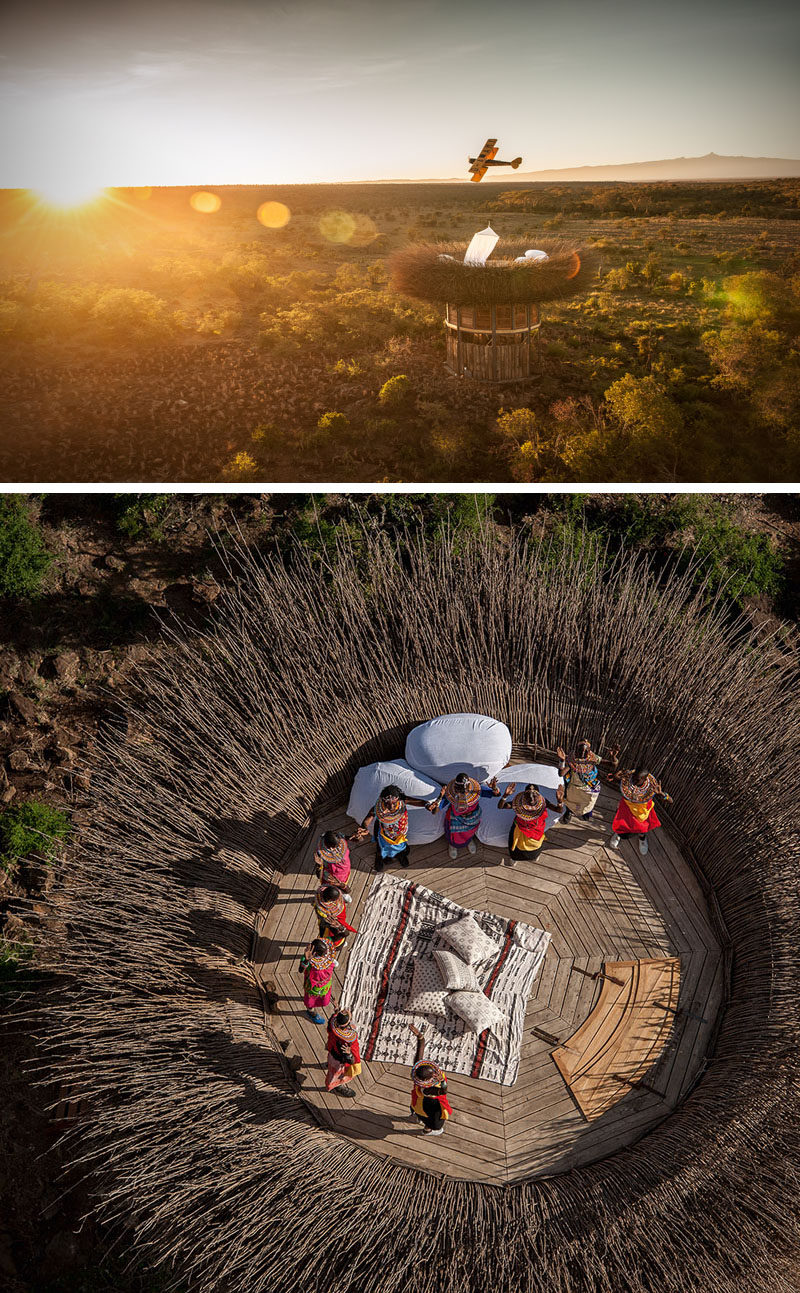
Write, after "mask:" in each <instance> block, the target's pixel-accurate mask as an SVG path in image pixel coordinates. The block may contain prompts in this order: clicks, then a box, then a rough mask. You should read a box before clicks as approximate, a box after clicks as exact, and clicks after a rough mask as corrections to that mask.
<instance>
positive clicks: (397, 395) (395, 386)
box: [378, 373, 413, 409]
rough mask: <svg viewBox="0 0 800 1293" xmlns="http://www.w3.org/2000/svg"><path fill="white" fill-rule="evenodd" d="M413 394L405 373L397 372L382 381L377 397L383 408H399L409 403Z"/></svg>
mask: <svg viewBox="0 0 800 1293" xmlns="http://www.w3.org/2000/svg"><path fill="white" fill-rule="evenodd" d="M412 396H413V392H412V389H411V382H410V380H409V379H408V377H406V375H405V373H397V374H396V375H395V376H394V377H390V378H389V380H388V381H386V382H384V383H383V386H382V387H381V389H380V391H379V393H378V399H379V400H380V402H381V404H382V405H383V406H384V408H387V409H399V408H403V407H404V405H407V404H409V403H410V401H411V399H412Z"/></svg>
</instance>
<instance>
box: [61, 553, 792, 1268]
mask: <svg viewBox="0 0 800 1293" xmlns="http://www.w3.org/2000/svg"><path fill="white" fill-rule="evenodd" d="M226 551H227V554H228V560H229V563H230V564H229V571H228V574H229V579H228V581H227V583H226V586H225V587H224V588H223V589H222V592H221V593H220V596H219V598H218V599H217V601H216V603H215V608H214V615H215V619H214V621H213V622H212V624H211V626H210V627H209V628H208V629H207V630H205V631H203V632H202V633H197V632H195V633H192V632H191V631H189V630H188V629H187V630H185V631H183V630H181V629H180V627H179V626H178V627H177V628H176V632H175V635H174V636H173V637H171V638H170V639H169V640H168V642H167V644H166V647H167V649H165V650H163V651H162V652H161V653H160V655H159V657H158V658H157V659H154V660H153V661H152V662H151V663H150V665H149V666H148V667H147V668H148V671H147V672H146V673H145V675H144V676H143V678H142V679H141V694H140V698H139V700H138V701H137V702H136V704H126V706H125V708H124V711H123V714H122V717H123V719H126V720H127V721H122V722H120V723H119V724H113V723H112V724H110V725H107V726H106V727H105V728H104V731H103V735H102V736H101V738H100V740H101V750H100V754H99V756H98V758H97V762H96V765H95V767H94V769H93V777H92V785H93V787H94V796H95V803H94V809H93V822H92V825H91V828H90V829H89V830H88V831H87V832H86V833H85V834H84V837H83V843H82V852H81V853H80V855H79V856H78V857H77V858H76V859H75V870H74V874H73V876H72V878H71V881H70V883H69V884H68V885H65V886H63V887H62V888H61V889H60V890H59V892H58V893H57V895H56V897H55V899H54V902H55V905H56V908H57V911H58V914H59V915H60V917H61V918H62V920H63V921H64V922H65V923H66V926H67V927H68V928H69V930H70V931H71V932H70V936H69V939H68V941H67V942H66V946H65V947H64V949H63V960H62V962H61V963H60V965H59V967H58V968H59V971H60V980H59V982H60V985H61V986H59V987H58V988H57V989H55V995H54V996H53V999H52V1001H51V1002H50V1003H49V1004H48V1007H47V1010H46V1011H43V1012H42V1018H41V1024H40V1029H39V1032H40V1039H41V1044H42V1047H43V1048H44V1051H45V1054H46V1056H48V1057H49V1065H48V1073H49V1076H51V1077H54V1078H55V1079H56V1080H59V1079H60V1080H61V1081H63V1082H65V1083H67V1085H68V1088H69V1090H70V1091H71V1092H73V1093H74V1094H75V1095H77V1096H80V1095H81V1094H82V1093H86V1094H87V1096H88V1111H87V1118H86V1122H85V1124H84V1125H83V1127H81V1128H79V1129H78V1132H77V1133H76V1135H75V1140H74V1141H73V1142H72V1143H70V1142H67V1144H66V1145H65V1146H64V1149H63V1152H64V1155H65V1158H66V1161H67V1162H71V1163H72V1164H73V1165H75V1166H77V1165H81V1166H82V1168H83V1170H84V1171H86V1170H88V1171H90V1172H92V1173H93V1181H94V1186H95V1192H96V1195H97V1198H98V1210H99V1212H100V1215H101V1216H103V1217H105V1218H106V1219H111V1220H113V1219H116V1220H117V1221H118V1222H119V1223H120V1224H121V1225H122V1226H123V1227H124V1230H125V1242H126V1243H133V1244H134V1245H136V1246H138V1247H139V1248H140V1249H144V1255H145V1256H148V1255H149V1256H150V1258H151V1259H152V1260H154V1261H156V1262H157V1261H169V1262H170V1263H174V1270H175V1278H176V1282H177V1283H180V1284H181V1285H183V1286H185V1287H187V1288H191V1289H192V1290H193V1293H206V1291H208V1290H220V1291H222V1290H224V1293H275V1290H278V1289H285V1290H287V1291H292V1290H308V1289H314V1288H335V1289H336V1290H337V1291H338V1293H434V1291H435V1293H484V1290H485V1289H486V1288H487V1287H490V1288H492V1289H493V1290H494V1293H621V1291H622V1290H625V1293H708V1291H709V1290H710V1289H714V1290H723V1291H724V1293H745V1291H747V1293H752V1290H754V1289H758V1290H759V1293H789V1290H791V1289H794V1288H796V1283H795V1282H794V1275H793V1271H794V1273H795V1274H796V1270H797V1263H798V1260H799V1259H800V1253H799V1252H798V1248H799V1247H800V1245H799V1244H798V1229H797V1223H798V1219H800V1191H798V1189H797V1185H798V1166H797V1165H798V1149H799V1148H800V1147H799V1145H798V1126H799V1125H800V1110H799V1109H798V1103H799V1102H800V1022H799V1021H800V1010H799V1009H798V1006H799V1005H800V985H799V983H798V956H797V948H798V945H800V914H799V912H798V886H797V876H798V872H799V871H800V845H799V844H798V835H797V817H796V798H797V788H796V784H795V783H796V778H795V775H794V773H795V770H796V768H797V767H798V766H800V742H799V741H798V734H799V728H800V723H799V722H798V711H797V690H796V681H797V679H796V676H795V671H794V670H793V669H792V668H791V667H790V666H789V665H785V664H782V663H781V660H780V658H779V657H778V655H777V653H776V652H774V651H772V650H771V649H770V647H769V645H767V646H766V647H763V646H759V645H758V643H757V642H756V641H755V640H754V637H753V634H752V632H751V631H750V629H749V627H748V626H747V625H746V624H745V623H744V622H741V623H739V624H738V625H731V623H730V622H729V621H728V619H727V618H726V613H725V610H724V608H721V607H720V606H719V604H717V606H716V608H712V609H711V610H707V609H706V605H705V600H704V595H703V593H702V592H701V593H700V594H698V595H694V594H692V592H691V581H690V579H689V577H680V578H679V577H677V576H668V575H664V576H662V577H661V578H660V579H658V580H657V579H656V578H655V577H654V576H653V574H652V573H651V571H650V570H649V568H648V567H647V565H646V564H643V563H642V562H640V561H635V560H632V559H629V558H626V559H620V561H619V562H618V563H617V564H616V565H615V566H614V567H613V568H612V569H611V570H610V571H609V569H608V568H607V567H604V566H603V565H602V563H601V561H600V560H599V559H598V558H597V557H591V556H587V555H585V554H584V553H581V552H574V551H570V550H565V549H563V548H562V549H558V550H553V551H542V550H541V549H538V548H536V547H534V548H531V549H529V548H526V547H525V546H524V545H522V544H520V545H519V546H517V545H513V544H512V545H511V546H510V547H509V546H508V545H502V546H501V545H499V544H496V543H493V542H492V541H491V540H489V539H487V540H485V541H484V540H476V541H474V542H469V543H464V542H463V540H462V541H461V542H460V544H459V545H456V544H454V543H451V542H449V541H448V540H442V541H441V542H439V543H437V544H436V545H434V544H431V542H430V540H428V539H425V540H423V539H422V538H420V539H419V540H413V539H411V540H409V541H408V542H407V544H406V545H405V548H404V551H403V552H402V554H400V553H398V552H397V551H395V550H394V549H393V548H392V547H391V546H389V545H388V544H387V543H382V542H379V541H377V540H376V538H375V536H374V535H373V536H370V542H369V543H368V544H366V545H363V546H359V547H358V548H357V551H356V552H355V553H350V552H343V553H341V554H340V555H339V557H338V559H336V560H334V561H333V562H332V563H325V564H324V565H323V566H320V567H314V566H312V564H311V562H310V560H308V559H307V558H306V557H305V555H304V554H303V552H302V551H299V550H298V552H297V553H296V554H295V556H294V558H293V559H291V560H285V559H283V560H282V559H280V558H277V557H276V558H274V559H272V558H271V559H264V558H262V557H260V556H258V555H257V554H256V555H252V554H250V553H248V552H247V551H245V550H244V549H243V548H238V549H237V548H236V547H232V548H228V549H226ZM454 589H457V590H458V608H457V613H456V612H455V611H454V609H453V608H454V603H453V590H454ZM454 710H462V711H472V712H479V713H487V714H492V715H495V716H496V717H497V718H499V719H502V720H503V721H505V722H507V723H508V724H509V725H510V726H511V728H512V730H513V733H514V736H515V738H516V739H517V741H519V742H520V743H526V744H530V745H534V744H535V745H538V746H540V747H546V748H549V749H553V748H554V747H555V746H556V745H558V744H561V745H564V746H569V745H570V744H571V742H572V741H573V740H574V738H575V737H576V736H583V735H588V736H589V737H591V739H592V741H593V743H597V744H599V743H601V742H603V741H605V740H607V739H609V737H610V736H611V735H612V734H613V736H615V737H616V738H617V739H618V740H619V742H620V743H621V745H622V749H623V758H630V759H634V760H636V761H637V762H640V761H646V762H647V764H648V765H649V766H650V767H653V768H655V769H656V770H657V772H658V773H659V774H660V775H661V776H662V777H663V778H664V783H665V785H667V786H668V787H669V789H670V791H671V792H672V794H673V795H674V805H673V807H672V808H671V810H670V811H671V817H670V820H671V822H672V823H673V826H672V829H675V830H676V831H677V832H679V834H680V836H681V837H682V838H683V839H684V840H685V841H688V847H689V848H691V850H692V852H693V854H694V856H695V858H696V859H697V862H698V864H699V866H700V867H701V868H702V871H703V873H704V875H705V876H706V877H707V879H708V882H709V884H710V885H711V886H713V889H714V893H715V899H714V901H716V902H718V904H719V908H720V910H721V914H722V918H723V920H724V922H725V924H726V927H727V930H728V932H729V934H730V938H731V940H732V944H733V947H732V958H733V959H732V964H733V973H732V978H731V984H730V1002H729V1004H728V1007H727V1010H726V1012H725V1014H724V1016H723V1018H722V1021H721V1025H720V1031H719V1034H718V1037H717V1040H716V1047H715V1050H714V1052H713V1055H712V1057H711V1063H710V1065H709V1068H708V1071H707V1073H706V1074H705V1076H704V1077H703V1078H702V1079H701V1081H700V1083H699V1085H698V1086H697V1088H696V1089H695V1090H694V1092H693V1093H692V1094H691V1095H690V1096H689V1098H688V1099H686V1100H685V1101H684V1103H683V1104H681V1105H680V1106H679V1107H678V1108H677V1109H676V1110H675V1111H674V1112H673V1113H671V1114H670V1115H669V1116H667V1117H665V1119H664V1121H663V1122H662V1123H661V1124H659V1125H658V1126H657V1127H655V1128H654V1129H653V1130H651V1131H650V1132H649V1133H648V1134H647V1135H646V1136H645V1137H643V1139H642V1140H641V1141H639V1142H638V1143H637V1144H635V1145H634V1146H632V1147H630V1148H628V1149H625V1150H622V1151H620V1152H618V1153H617V1154H615V1155H612V1156H611V1157H608V1158H606V1159H603V1160H601V1161H597V1162H594V1163H593V1164H592V1165H591V1166H587V1167H583V1168H575V1169H573V1170H569V1171H564V1172H563V1173H562V1174H560V1175H555V1176H552V1177H551V1178H549V1179H546V1180H542V1179H531V1180H528V1181H523V1182H522V1183H520V1184H517V1185H514V1186H508V1187H505V1188H498V1187H497V1186H495V1185H483V1184H481V1183H477V1182H470V1181H465V1180H458V1179H454V1178H450V1177H445V1178H443V1179H439V1178H437V1177H434V1176H431V1175H430V1174H427V1173H421V1172H419V1171H417V1170H415V1168H414V1167H413V1166H411V1165H408V1166H404V1165H403V1164H402V1163H398V1161H397V1159H387V1158H383V1157H381V1154H380V1142H379V1141H378V1142H376V1143H375V1153H371V1152H368V1151H367V1150H366V1149H364V1148H362V1147H361V1146H360V1145H358V1144H355V1143H353V1142H352V1141H349V1140H347V1139H346V1138H344V1137H343V1136H340V1135H336V1134H333V1133H331V1132H329V1131H326V1130H324V1129H322V1128H320V1127H319V1126H318V1125H317V1124H316V1123H315V1122H314V1120H313V1117H312V1115H311V1113H310V1112H309V1110H308V1109H307V1108H306V1106H305V1105H304V1104H303V1103H302V1102H301V1100H300V1099H299V1097H298V1095H297V1087H296V1084H295V1083H294V1081H293V1077H292V1073H291V1066H290V1065H289V1064H288V1063H287V1058H286V1057H285V1056H284V1055H283V1054H282V1052H281V1050H280V1047H279V1046H278V1044H277V1042H276V1040H275V1038H274V1036H273V1035H272V1033H271V1032H270V1028H269V1016H268V1015H266V1014H265V1012H264V1010H263V1008H262V1000H261V998H260V996H259V993H258V991H257V987H256V984H255V983H254V981H253V978H252V976H251V974H250V973H249V971H248V967H247V958H248V956H249V955H250V949H251V940H252V936H253V928H254V922H255V920H256V917H257V913H258V912H259V910H260V909H261V908H263V907H264V906H265V905H266V906H269V905H270V904H271V903H272V902H273V901H274V900H275V894H276V886H275V884H274V883H273V881H274V877H275V875H276V872H277V871H278V870H280V868H281V865H282V859H287V860H288V859H290V858H293V857H294V856H295V854H296V852H297V849H298V848H299V847H300V843H301V841H302V839H303V833H304V831H305V830H307V829H308V825H309V821H310V814H311V813H313V811H314V807H315V805H319V804H322V803H329V802H331V800H332V798H334V797H337V796H338V797H340V799H344V797H345V796H346V794H347V791H348V788H349V785H350V783H351V780H352V777H353V775H354V773H355V770H356V769H357V768H358V767H359V766H360V765H361V764H363V763H366V762H369V761H371V760H374V759H378V758H386V757H389V756H392V755H395V754H396V752H397V749H398V748H402V741H403V737H404V735H405V733H406V732H408V731H409V730H410V728H411V727H412V726H414V725H415V724H416V723H417V722H419V721H420V719H423V718H425V717H430V716H433V715H435V714H439V713H447V712H452V711H454ZM141 727H144V728H145V729H146V730H147V731H148V732H149V733H150V734H151V736H152V740H151V741H149V742H147V743H142V742H141V741H139V740H133V739H130V737H129V735H128V734H129V732H130V731H131V730H133V731H134V732H135V730H137V728H141ZM640 766H641V762H640ZM457 1113H458V1111H456V1115H457ZM475 1134H476V1135H479V1131H476V1133H475ZM412 1143H413V1142H411V1141H410V1142H409V1144H410V1145H411V1144H412ZM440 1143H441V1144H442V1150H441V1152H442V1153H443V1154H446V1153H447V1141H446V1139H445V1140H444V1141H442V1142H440Z"/></svg>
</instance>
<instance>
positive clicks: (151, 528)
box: [116, 494, 175, 543]
mask: <svg viewBox="0 0 800 1293" xmlns="http://www.w3.org/2000/svg"><path fill="white" fill-rule="evenodd" d="M174 501H175V498H174V495H173V494H117V495H116V502H117V506H118V507H119V509H120V510H119V511H118V513H117V529H118V530H119V531H120V532H121V533H122V534H126V535H127V536H128V538H129V539H141V538H142V537H143V536H146V537H147V538H149V539H151V540H154V541H156V542H159V543H160V542H162V541H163V540H164V539H165V538H166V535H165V531H164V522H165V520H166V517H167V513H168V512H169V510H170V506H171V504H173V503H174Z"/></svg>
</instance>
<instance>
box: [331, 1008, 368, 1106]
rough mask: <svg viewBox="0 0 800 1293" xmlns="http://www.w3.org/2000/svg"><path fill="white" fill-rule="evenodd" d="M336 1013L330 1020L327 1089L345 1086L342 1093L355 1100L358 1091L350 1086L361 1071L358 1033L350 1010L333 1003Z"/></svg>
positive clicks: (333, 1089) (332, 1089)
mask: <svg viewBox="0 0 800 1293" xmlns="http://www.w3.org/2000/svg"><path fill="white" fill-rule="evenodd" d="M333 1010H334V1013H333V1014H332V1015H331V1017H330V1019H329V1020H328V1071H327V1073H326V1075H325V1090H326V1091H335V1090H336V1089H337V1087H343V1088H344V1089H343V1090H342V1095H349V1096H351V1097H352V1098H353V1099H354V1100H355V1098H356V1093H355V1091H354V1090H351V1089H350V1087H349V1086H348V1083H349V1082H352V1081H353V1078H356V1077H358V1075H359V1073H360V1072H361V1050H360V1047H359V1044H358V1034H357V1033H356V1030H355V1028H354V1027H353V1020H352V1018H351V1015H350V1011H349V1010H342V1008H341V1007H340V1006H338V1005H337V1004H336V1002H335V1001H334V1003H333Z"/></svg>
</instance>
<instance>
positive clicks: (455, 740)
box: [406, 714, 511, 785]
mask: <svg viewBox="0 0 800 1293" xmlns="http://www.w3.org/2000/svg"><path fill="white" fill-rule="evenodd" d="M510 758H511V733H510V732H509V730H508V728H507V727H506V725H505V723H500V722H498V720H497V719H496V718H487V717H486V715H485V714H440V715H439V717H438V718H432V719H430V720H429V721H428V722H427V723H420V725H419V727H415V728H413V730H412V731H410V732H409V734H408V737H407V738H406V762H407V763H409V764H410V766H411V767H412V768H414V769H415V771H416V772H418V773H419V774H420V775H421V776H424V777H432V778H433V780H434V781H439V782H441V784H442V785H444V784H445V782H447V781H450V780H451V779H452V778H453V777H454V776H455V775H456V773H458V772H466V773H467V775H468V776H470V777H474V778H475V780H476V781H489V780H490V779H491V778H492V777H494V776H496V775H497V773H498V772H501V771H502V770H503V768H504V767H505V766H506V764H507V763H508V761H509V759H510Z"/></svg>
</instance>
